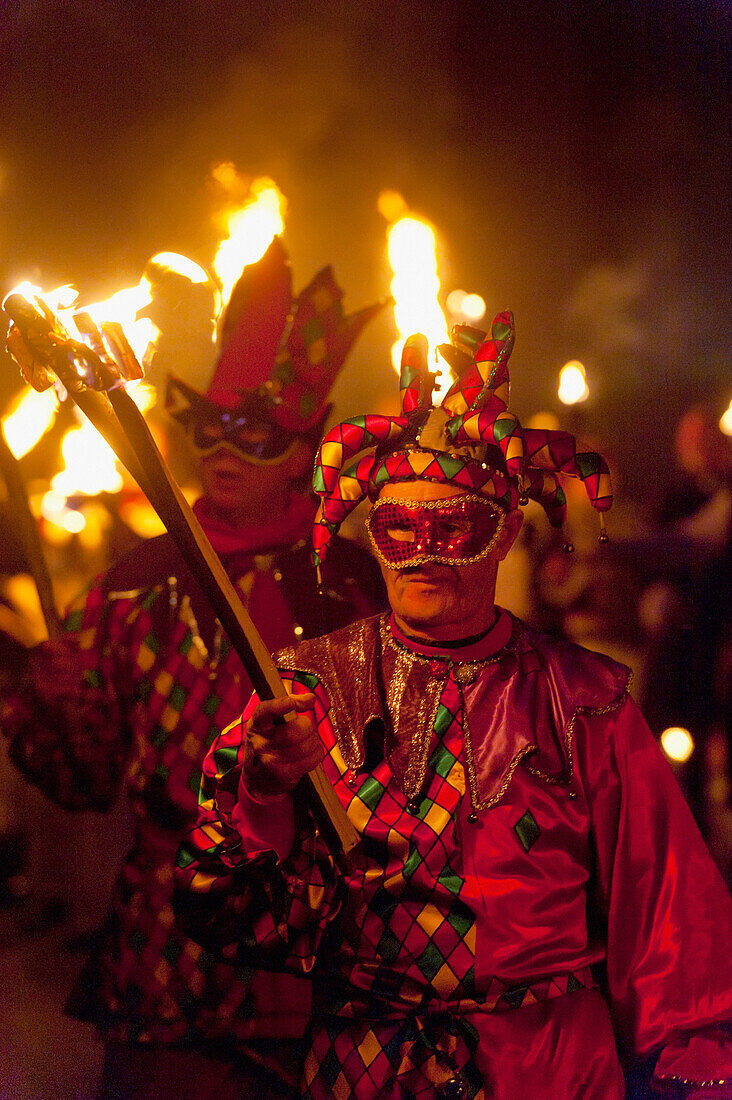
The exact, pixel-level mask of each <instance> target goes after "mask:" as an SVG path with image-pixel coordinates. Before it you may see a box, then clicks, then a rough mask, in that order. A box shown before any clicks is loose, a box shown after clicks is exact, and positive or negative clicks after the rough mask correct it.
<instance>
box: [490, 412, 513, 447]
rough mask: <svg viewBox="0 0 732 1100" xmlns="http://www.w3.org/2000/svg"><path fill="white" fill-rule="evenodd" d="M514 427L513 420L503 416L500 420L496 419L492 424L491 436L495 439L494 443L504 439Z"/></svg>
mask: <svg viewBox="0 0 732 1100" xmlns="http://www.w3.org/2000/svg"><path fill="white" fill-rule="evenodd" d="M515 427H516V425H515V423H514V422H513V420H509V418H508V417H504V418H503V419H501V420H496V422H495V424H494V425H493V438H494V439H495V441H496V443H500V442H501V440H502V439H505V437H506V436H507V435H510V434H511V432H512V431H513V430H514V428H515Z"/></svg>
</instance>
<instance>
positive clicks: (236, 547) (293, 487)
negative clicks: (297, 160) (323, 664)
mask: <svg viewBox="0 0 732 1100" xmlns="http://www.w3.org/2000/svg"><path fill="white" fill-rule="evenodd" d="M342 299H343V292H342V291H341V289H340V288H339V286H338V285H337V283H336V281H335V278H334V275H333V272H332V270H331V269H330V268H329V267H328V268H325V269H323V270H322V271H321V272H319V273H318V274H317V275H316V276H315V277H314V278H313V279H312V280H311V282H310V283H309V284H308V285H307V286H306V287H305V288H304V289H303V290H302V291H301V292H300V293H299V294H298V295H297V296H295V295H293V293H292V276H291V271H290V265H289V261H288V259H287V256H286V254H285V251H284V249H283V247H282V244H281V243H280V241H279V239H278V238H275V239H274V241H273V242H272V244H271V245H270V247H269V248H268V250H267V252H266V253H265V255H264V256H263V257H262V259H261V260H259V261H258V262H257V263H255V264H252V265H250V266H248V267H247V268H245V269H244V272H243V274H242V276H241V278H240V280H239V282H238V283H237V285H236V287H235V288H234V292H233V294H232V298H231V300H230V303H229V306H228V309H227V313H226V315H225V318H224V325H223V332H222V335H221V346H220V354H219V358H218V361H217V364H216V368H215V370H214V373H213V377H212V379H211V381H210V384H209V386H208V388H207V391H206V392H205V393H201V392H197V391H195V390H193V389H192V388H191V387H190V386H188V385H186V384H185V383H183V382H182V381H181V380H178V379H174V378H173V379H171V382H170V387H169V389H170V393H169V401H168V404H169V407H170V410H171V412H172V414H173V415H174V416H175V417H177V418H178V420H179V421H180V422H181V423H182V424H183V425H184V427H185V428H186V430H187V431H188V433H189V435H190V439H191V443H192V445H193V449H194V450H195V453H196V456H197V458H198V461H199V466H200V471H201V480H202V483H203V490H204V491H203V495H202V496H201V497H200V498H199V499H198V500H197V501H196V503H195V505H194V511H195V513H196V515H197V518H198V520H199V522H200V523H201V526H202V527H203V528H204V530H205V532H206V534H207V535H208V538H209V540H210V542H211V544H212V545H213V547H214V549H215V550H216V552H217V554H218V555H219V557H220V559H221V563H222V565H223V567H224V569H225V570H226V572H227V573H228V575H229V577H230V579H231V581H232V583H233V584H234V585H235V586H236V588H237V591H238V593H239V595H240V597H241V599H242V600H243V602H244V603H245V604H246V606H247V608H248V611H249V614H250V615H251V617H252V619H253V620H254V622H255V625H256V626H257V627H258V629H259V631H260V633H261V635H262V637H263V639H264V641H265V643H266V645H267V646H268V647H269V648H270V649H276V648H280V647H281V646H283V645H287V644H290V643H292V642H293V641H295V640H296V639H297V638H298V637H303V638H309V637H314V636H317V635H319V634H323V633H324V632H325V631H328V630H334V629H336V628H337V627H340V626H343V625H344V624H346V623H348V622H351V621H353V620H354V619H359V618H361V617H362V616H363V615H364V614H371V613H372V612H374V611H376V610H378V609H379V608H381V607H384V606H386V598H385V595H384V594H383V585H382V581H381V576H380V574H379V571H378V569H377V567H376V566H375V563H374V562H373V561H372V559H371V557H370V555H369V554H368V553H367V552H366V551H365V550H363V549H359V548H357V547H355V546H354V545H353V544H352V543H347V542H346V540H345V539H342V540H340V544H339V545H338V547H337V552H336V554H335V555H334V558H333V561H332V565H333V568H332V569H331V570H330V571H329V573H328V575H327V577H325V579H324V585H323V589H322V591H321V592H319V591H318V587H317V584H316V581H315V577H314V575H313V571H312V568H311V565H310V555H309V547H308V543H309V538H308V536H309V533H310V529H311V527H312V522H313V516H314V514H315V504H314V502H313V500H312V499H311V497H310V494H309V492H308V491H307V489H308V486H307V481H306V483H305V487H304V489H303V486H302V485H301V482H302V480H303V477H305V478H306V479H307V478H308V477H309V471H310V469H311V466H312V461H313V456H314V452H315V450H316V447H317V443H318V441H319V438H320V434H321V431H322V423H323V419H324V417H325V415H326V413H327V411H328V408H329V406H328V404H327V399H328V393H329V390H330V388H331V386H332V384H333V382H334V381H335V378H336V376H337V374H338V372H339V371H340V369H341V367H342V366H343V364H344V361H345V359H346V356H347V354H348V351H349V349H350V348H351V346H352V344H353V342H354V341H355V339H356V338H357V336H358V334H359V332H360V331H361V330H362V328H363V326H364V324H366V322H367V321H368V320H369V319H370V318H371V317H373V316H374V314H375V313H376V312H377V311H378V309H379V308H381V307H380V305H376V306H372V307H367V308H366V309H365V310H361V311H359V312H357V313H354V314H350V315H347V314H346V313H345V311H344V310H343V303H342ZM29 354H30V353H29ZM315 433H317V435H315ZM251 689H252V688H251V683H250V681H249V678H248V676H247V673H246V671H245V670H244V668H243V666H242V664H241V662H240V660H239V658H238V656H237V654H236V652H235V651H234V650H233V649H232V647H231V645H230V644H229V641H228V639H227V637H226V635H225V634H224V632H223V630H222V628H221V625H220V623H219V622H218V621H217V620H216V618H215V616H214V613H213V611H212V610H211V607H210V605H209V604H208V602H207V600H206V598H205V596H204V595H203V592H202V591H201V589H200V588H199V587H198V585H197V583H196V580H195V578H194V576H193V575H192V572H191V570H190V569H189V568H188V566H187V565H186V563H185V561H184V560H183V558H182V557H181V554H180V552H179V551H178V550H177V549H176V546H175V544H174V542H173V541H172V539H171V538H170V536H168V535H163V536H161V537H160V538H155V539H150V540H147V541H144V542H142V543H141V544H140V545H139V546H138V547H137V548H136V549H135V550H134V552H133V553H131V554H129V555H128V556H126V557H125V558H123V559H122V560H120V561H119V562H117V563H116V564H115V565H114V566H113V567H112V568H111V569H110V570H109V571H108V572H107V573H106V574H104V575H103V576H100V577H99V578H97V580H95V581H94V583H93V584H92V585H91V587H90V588H89V590H88V591H87V592H85V593H83V594H82V595H81V596H80V597H79V598H78V599H77V600H75V601H74V603H73V604H72V606H71V607H70V609H69V611H68V614H67V617H66V620H65V623H64V636H63V638H62V639H61V640H60V641H58V642H53V643H45V644H44V645H42V646H40V647H37V648H36V649H35V650H34V651H32V653H31V655H30V661H29V664H28V669H27V672H26V675H25V676H24V677H23V679H22V682H21V683H20V684H18V685H17V687H16V689H15V690H14V691H13V692H12V693H9V694H8V695H7V696H6V697H5V699H4V700H3V705H2V715H1V719H2V732H3V733H4V734H5V735H6V737H7V738H8V739H9V742H10V747H9V751H10V755H11V758H12V759H13V761H14V762H15V764H16V765H17V766H18V767H19V768H20V770H21V771H22V772H23V774H24V775H25V776H26V777H27V778H28V779H29V780H30V781H31V782H32V783H34V784H35V785H37V786H39V787H40V788H41V789H42V790H43V791H44V792H45V793H46V794H48V795H49V796H50V797H51V798H52V799H53V800H54V801H55V802H57V803H58V804H60V805H61V806H63V807H64V808H66V809H70V810H82V811H83V810H89V809H91V810H96V811H106V810H107V809H109V808H110V806H111V805H112V804H113V802H114V800H115V798H116V797H117V795H118V793H119V791H120V788H121V787H124V788H125V791H126V794H127V796H128V799H129V802H130V806H131V811H132V819H133V824H134V839H133V844H132V847H131V850H130V851H129V853H128V854H127V856H126V857H125V859H124V861H123V863H122V866H121V867H120V870H119V875H118V878H117V881H116V884H115V888H114V894H113V898H112V902H111V907H110V915H109V920H108V922H107V925H106V927H105V929H104V940H103V944H102V947H101V950H100V952H99V954H98V957H97V958H96V959H95V960H94V962H93V965H92V966H90V967H89V968H88V969H87V971H86V972H85V974H84V975H83V977H82V981H81V982H80V988H79V990H78V991H77V994H76V995H75V996H74V997H73V998H72V1004H71V1005H70V1008H71V1010H72V1011H73V1012H74V1014H81V1015H82V1016H83V1018H86V1019H90V1020H92V1021H93V1022H94V1023H95V1024H96V1025H97V1026H98V1028H99V1031H100V1032H101V1034H102V1035H103V1036H104V1038H105V1040H106V1061H105V1070H104V1081H103V1085H102V1091H101V1092H100V1100H107V1098H110V1097H113V1098H117V1097H121V1096H124V1097H128V1096H129V1097H133V1096H134V1097H135V1098H136V1100H144V1098H146V1097H149V1098H154V1100H163V1098H166V1097H172V1096H175V1097H176V1098H177V1100H183V1098H184V1097H196V1100H202V1098H203V1097H205V1096H215V1097H216V1100H224V1097H229V1096H232V1097H236V1098H237V1100H239V1098H240V1097H241V1096H242V1095H246V1094H247V1088H248V1087H249V1085H248V1083H249V1084H251V1081H252V1074H254V1079H255V1080H256V1088H257V1093H258V1096H259V1098H260V1100H264V1097H269V1096H279V1095H280V1094H281V1091H282V1089H281V1088H280V1085H279V1084H278V1077H279V1075H284V1076H285V1077H286V1078H287V1077H288V1074H289V1073H290V1070H289V1061H290V1053H292V1054H293V1065H296V1064H297V1058H298V1055H299V1035H300V1034H301V1032H302V1029H303V1027H304V1023H305V1021H306V1020H307V1017H308V1010H309V992H310V991H309V986H308V985H306V983H304V982H302V981H298V979H297V978H296V977H294V976H291V975H284V976H281V975H274V976H273V975H272V974H271V973H269V972H259V971H258V972H257V973H255V974H254V976H253V972H252V968H251V967H250V968H248V969H247V970H246V971H243V970H242V969H241V968H235V967H231V966H227V965H225V964H223V963H221V962H220V961H219V960H217V959H216V958H214V957H213V956H212V955H210V954H209V953H207V952H206V951H203V950H202V949H201V947H200V946H199V945H198V944H196V943H194V942H192V941H191V940H190V939H188V938H187V936H186V935H185V932H184V930H183V929H182V928H181V927H180V926H179V925H178V923H177V922H176V921H175V918H174V914H173V910H172V893H173V863H174V859H175V853H176V851H177V849H178V844H179V842H180V837H181V835H182V833H183V832H184V831H185V830H186V829H187V828H188V827H190V825H191V824H192V823H193V822H194V821H195V814H196V805H197V801H196V799H197V793H198V787H199V783H200V774H201V762H202V760H203V757H204V754H205V752H206V750H207V748H208V746H209V744H210V742H211V740H212V738H214V737H215V736H216V735H217V734H218V733H219V732H220V731H221V730H222V729H223V728H224V727H225V726H227V725H228V724H229V723H230V722H232V721H233V720H234V719H235V718H236V716H237V715H238V714H239V713H240V712H241V709H242V707H243V706H244V705H245V703H246V700H247V699H248V698H249V695H250V694H251ZM263 961H264V964H265V965H266V960H263ZM273 1037H275V1038H276V1039H277V1052H276V1059H273V1058H271V1057H270V1058H268V1057H267V1053H268V1050H269V1048H270V1047H271V1041H272V1038H273ZM288 1040H290V1041H291V1042H290V1046H291V1047H294V1048H295V1049H294V1051H290V1050H289V1048H288ZM248 1056H251V1057H252V1058H254V1059H255V1061H254V1063H252V1061H250V1060H247V1058H248ZM263 1064H266V1065H268V1066H269V1068H270V1069H271V1070H273V1071H274V1075H275V1076H274V1077H269V1076H268V1074H267V1071H266V1070H265V1069H264V1068H263ZM252 1065H254V1069H252ZM292 1072H295V1073H296V1072H297V1070H294V1071H292ZM268 1081H269V1085H268V1084H267V1082H268ZM282 1088H284V1086H282Z"/></svg>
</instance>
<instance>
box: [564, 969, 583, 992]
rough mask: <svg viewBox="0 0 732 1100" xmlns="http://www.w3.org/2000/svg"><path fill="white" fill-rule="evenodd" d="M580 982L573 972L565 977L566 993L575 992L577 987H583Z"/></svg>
mask: <svg viewBox="0 0 732 1100" xmlns="http://www.w3.org/2000/svg"><path fill="white" fill-rule="evenodd" d="M584 988H585V987H584V986H583V985H582V982H581V981H579V980H578V979H577V978H576V977H575V976H574V974H570V975H569V977H568V978H567V993H576V992H577V990H578V989H584Z"/></svg>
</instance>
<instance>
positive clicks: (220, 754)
mask: <svg viewBox="0 0 732 1100" xmlns="http://www.w3.org/2000/svg"><path fill="white" fill-rule="evenodd" d="M236 758H237V749H236V745H225V746H224V747H223V748H221V749H217V750H216V752H215V753H214V760H215V761H216V771H217V772H219V773H221V772H228V771H230V769H231V768H233V766H234V764H236Z"/></svg>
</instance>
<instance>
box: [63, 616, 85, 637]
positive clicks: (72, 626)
mask: <svg viewBox="0 0 732 1100" xmlns="http://www.w3.org/2000/svg"><path fill="white" fill-rule="evenodd" d="M83 617H84V613H83V611H72V612H71V614H70V615H69V617H68V618H67V619H66V622H65V623H64V630H65V631H66V632H67V633H69V634H70V633H71V632H72V631H74V630H78V629H79V627H80V626H81V620H82V619H83Z"/></svg>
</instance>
